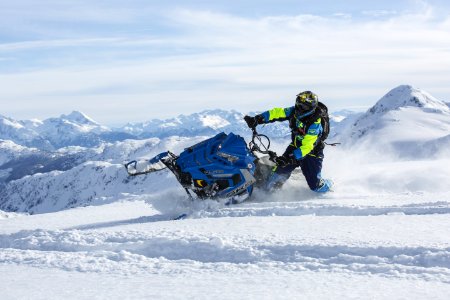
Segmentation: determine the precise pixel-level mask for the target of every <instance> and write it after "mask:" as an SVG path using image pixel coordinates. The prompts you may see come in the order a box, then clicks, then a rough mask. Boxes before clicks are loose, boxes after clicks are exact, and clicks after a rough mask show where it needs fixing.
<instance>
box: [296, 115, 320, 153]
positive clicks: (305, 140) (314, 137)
mask: <svg viewBox="0 0 450 300" xmlns="http://www.w3.org/2000/svg"><path fill="white" fill-rule="evenodd" d="M320 121H321V119H320V118H318V119H317V121H316V122H314V123H313V124H311V126H309V128H308V131H307V132H306V134H305V135H304V136H301V135H298V136H296V137H295V140H294V142H293V146H294V147H295V148H297V149H295V150H294V156H295V158H296V159H302V158H303V157H305V156H306V155H308V154H309V153H310V152H311V151H312V149H314V146H315V145H316V143H317V142H318V139H319V135H320V134H321V133H322V131H323V129H322V125H321V124H320Z"/></svg>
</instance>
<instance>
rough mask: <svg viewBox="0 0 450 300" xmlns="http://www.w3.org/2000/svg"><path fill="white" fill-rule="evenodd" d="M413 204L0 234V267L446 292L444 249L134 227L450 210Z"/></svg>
mask: <svg viewBox="0 0 450 300" xmlns="http://www.w3.org/2000/svg"><path fill="white" fill-rule="evenodd" d="M327 201H330V200H329V199H328V200H327ZM412 202H413V203H407V204H404V205H387V206H383V205H380V206H375V205H373V206H371V205H355V204H350V205H343V204H333V203H327V202H325V201H323V199H316V200H314V201H306V202H302V201H300V202H248V203H243V204H241V205H236V206H220V205H219V204H217V203H216V204H215V205H212V203H213V202H209V203H208V202H202V204H197V208H196V210H194V211H191V213H190V214H189V215H188V219H187V220H180V221H169V220H171V219H172V215H173V214H171V213H170V212H166V213H162V214H156V215H152V216H143V217H139V218H135V219H129V220H122V221H113V222H104V223H95V224H90V225H89V224H85V225H80V226H72V227H70V226H69V227H67V228H66V229H61V230H45V229H37V230H36V229H35V230H22V231H19V232H15V233H11V234H2V235H0V263H1V264H17V265H29V266H33V267H38V268H56V269H61V270H65V271H78V272H95V273H109V274H116V275H124V276H127V275H130V274H146V273H151V274H165V275H171V274H172V275H173V274H175V273H183V272H184V273H190V272H197V271H201V272H216V271H217V270H221V269H223V270H227V272H230V270H231V271H232V270H235V271H240V272H249V273H252V272H255V271H256V272H257V271H258V269H259V270H267V269H273V270H276V269H283V270H285V271H290V272H300V271H317V272H331V273H336V272H341V273H351V274H363V275H378V276H383V277H388V278H390V277H397V278H404V279H417V280H419V279H420V280H427V281H438V282H441V283H447V284H450V247H448V245H445V244H444V245H442V244H438V245H431V244H426V243H425V244H418V245H404V246H403V245H401V242H399V243H400V244H399V243H396V244H395V243H394V244H389V243H377V242H366V243H364V242H363V243H361V242H359V243H346V242H345V241H343V240H339V238H337V240H336V241H333V240H329V241H325V242H317V241H314V239H313V240H308V238H303V239H302V238H300V239H298V238H294V239H289V238H288V239H285V240H283V239H281V240H277V238H276V237H272V238H268V237H267V236H264V235H262V236H258V235H255V234H253V235H251V234H247V235H245V234H244V233H239V232H236V233H233V232H231V233H230V234H227V235H225V236H222V237H220V234H219V235H215V234H211V232H204V233H203V232H200V233H199V232H195V231H194V232H187V231H184V230H173V229H172V230H169V229H157V230H156V231H155V230H150V231H148V230H145V229H143V228H140V227H136V225H139V226H140V225H143V226H152V224H165V225H167V226H170V225H171V224H183V222H196V221H201V220H196V219H205V218H210V219H209V220H210V222H214V220H215V219H217V218H227V217H242V218H238V219H236V220H245V219H248V218H249V217H250V218H251V217H261V218H262V221H261V222H264V220H266V219H273V218H271V217H274V216H284V217H291V216H298V217H301V216H303V218H304V217H308V216H310V217H312V218H317V217H320V216H323V217H358V216H373V217H375V218H376V217H377V216H381V217H382V216H384V217H401V216H403V217H404V218H408V217H409V216H411V217H413V216H418V217H420V216H424V217H426V216H427V215H439V214H450V203H449V202H447V201H435V202H427V201H418V202H414V201H412ZM211 205H212V207H210V206H211ZM245 217H247V218H245ZM430 217H431V216H430ZM234 222H238V221H234ZM283 222H285V221H283ZM299 223H301V222H299ZM283 224H284V223H283ZM381 224H382V223H381ZM394 224H395V223H394ZM203 226H207V225H203ZM380 226H381V225H380ZM383 226H387V225H383ZM444 226H445V225H444ZM128 229H129V230H128ZM111 230H113V231H111ZM230 230H231V231H232V230H233V229H230ZM244 232H245V231H244Z"/></svg>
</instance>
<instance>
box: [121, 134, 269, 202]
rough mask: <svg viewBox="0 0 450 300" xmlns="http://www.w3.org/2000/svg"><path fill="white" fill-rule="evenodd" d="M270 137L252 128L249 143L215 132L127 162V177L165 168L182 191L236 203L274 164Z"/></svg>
mask: <svg viewBox="0 0 450 300" xmlns="http://www.w3.org/2000/svg"><path fill="white" fill-rule="evenodd" d="M269 147H270V139H269V138H268V137H267V136H266V135H263V134H259V133H257V132H256V130H255V129H253V136H252V140H251V141H250V143H249V144H248V146H247V144H246V142H245V140H244V138H242V137H241V136H239V135H235V134H233V133H230V134H225V133H223V132H222V133H219V134H217V135H216V136H214V137H212V138H209V139H207V140H205V141H203V142H200V143H198V144H196V145H193V146H191V147H189V148H186V149H184V151H183V152H181V153H180V155H178V156H177V155H175V154H173V153H172V152H170V151H167V152H163V153H160V154H158V155H157V156H155V157H154V158H152V159H150V160H145V161H136V160H133V161H130V162H128V163H126V164H125V168H126V169H127V172H128V174H129V175H130V176H136V175H142V174H148V173H153V172H157V171H160V170H163V169H166V168H167V169H169V170H170V171H172V173H173V174H174V175H175V176H176V178H177V180H178V182H180V184H181V185H182V186H183V188H184V189H185V190H186V192H187V194H188V195H189V197H190V198H193V195H192V192H193V193H194V194H195V195H196V196H197V198H199V199H227V200H229V203H240V202H242V201H244V200H246V199H247V198H249V197H250V196H251V195H252V192H253V188H254V187H258V186H263V185H264V184H265V183H266V181H267V179H268V178H269V176H270V174H271V170H272V168H273V166H274V165H275V163H274V159H275V157H276V153H275V152H273V151H270V150H269Z"/></svg>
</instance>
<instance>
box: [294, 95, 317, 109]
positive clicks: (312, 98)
mask: <svg viewBox="0 0 450 300" xmlns="http://www.w3.org/2000/svg"><path fill="white" fill-rule="evenodd" d="M318 104H319V97H317V95H316V94H314V93H313V92H310V91H304V92H301V93H300V94H298V95H297V98H296V99H295V110H296V111H298V112H302V113H306V112H313V111H314V110H315V109H316V107H317V105H318Z"/></svg>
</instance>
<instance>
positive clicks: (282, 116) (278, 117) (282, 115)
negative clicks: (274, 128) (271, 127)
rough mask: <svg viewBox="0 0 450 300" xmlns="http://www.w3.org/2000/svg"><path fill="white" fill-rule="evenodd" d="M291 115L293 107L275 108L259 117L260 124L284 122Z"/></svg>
mask: <svg viewBox="0 0 450 300" xmlns="http://www.w3.org/2000/svg"><path fill="white" fill-rule="evenodd" d="M293 113H294V107H293V106H291V107H286V108H281V107H276V108H273V109H271V110H268V111H265V112H263V113H262V114H261V115H260V116H262V123H272V122H276V121H286V120H288V119H289V117H290V116H291V115H292V114H293Z"/></svg>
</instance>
